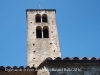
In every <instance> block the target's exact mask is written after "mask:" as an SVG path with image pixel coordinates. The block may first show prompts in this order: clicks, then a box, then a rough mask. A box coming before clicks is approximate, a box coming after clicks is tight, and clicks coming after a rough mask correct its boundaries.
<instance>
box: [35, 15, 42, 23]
mask: <svg viewBox="0 0 100 75" xmlns="http://www.w3.org/2000/svg"><path fill="white" fill-rule="evenodd" d="M35 20H36V22H38V23H39V22H41V15H40V14H36V17H35Z"/></svg>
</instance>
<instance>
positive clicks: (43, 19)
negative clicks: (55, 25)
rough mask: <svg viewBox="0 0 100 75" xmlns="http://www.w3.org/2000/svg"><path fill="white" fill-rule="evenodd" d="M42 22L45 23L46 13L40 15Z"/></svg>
mask: <svg viewBox="0 0 100 75" xmlns="http://www.w3.org/2000/svg"><path fill="white" fill-rule="evenodd" d="M42 22H46V23H47V15H46V14H43V15H42Z"/></svg>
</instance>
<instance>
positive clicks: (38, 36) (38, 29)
mask: <svg viewBox="0 0 100 75" xmlns="http://www.w3.org/2000/svg"><path fill="white" fill-rule="evenodd" d="M36 38H42V30H41V27H40V26H37V27H36Z"/></svg>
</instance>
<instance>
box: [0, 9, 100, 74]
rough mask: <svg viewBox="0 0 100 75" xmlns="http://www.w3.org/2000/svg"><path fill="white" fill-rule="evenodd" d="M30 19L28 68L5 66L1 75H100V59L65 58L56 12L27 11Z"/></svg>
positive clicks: (27, 18) (49, 10)
mask: <svg viewBox="0 0 100 75" xmlns="http://www.w3.org/2000/svg"><path fill="white" fill-rule="evenodd" d="M26 20H27V58H26V60H27V66H26V67H23V66H20V67H17V66H14V67H10V66H7V67H4V66H2V65H1V66H0V75H100V58H95V57H91V58H87V57H83V58H78V57H73V58H70V57H65V58H62V57H61V51H60V45H59V37H58V29H57V23H56V9H27V10H26ZM66 56H67V54H66Z"/></svg>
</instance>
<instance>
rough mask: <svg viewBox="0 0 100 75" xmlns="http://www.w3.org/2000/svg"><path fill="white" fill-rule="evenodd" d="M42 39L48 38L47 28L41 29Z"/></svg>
mask: <svg viewBox="0 0 100 75" xmlns="http://www.w3.org/2000/svg"><path fill="white" fill-rule="evenodd" d="M43 38H49V30H48V27H47V26H44V27H43Z"/></svg>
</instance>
